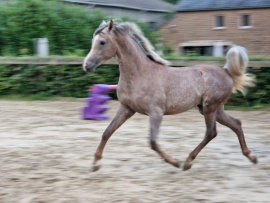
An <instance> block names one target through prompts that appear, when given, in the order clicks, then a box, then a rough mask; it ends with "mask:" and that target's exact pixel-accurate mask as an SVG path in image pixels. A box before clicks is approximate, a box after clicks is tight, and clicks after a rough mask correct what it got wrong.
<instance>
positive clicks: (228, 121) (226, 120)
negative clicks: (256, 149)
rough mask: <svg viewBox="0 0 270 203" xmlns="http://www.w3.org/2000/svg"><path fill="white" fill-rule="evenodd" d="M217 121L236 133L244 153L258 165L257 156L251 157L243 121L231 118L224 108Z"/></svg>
mask: <svg viewBox="0 0 270 203" xmlns="http://www.w3.org/2000/svg"><path fill="white" fill-rule="evenodd" d="M217 121H218V122H219V123H220V124H222V125H225V126H227V127H229V128H230V129H232V130H233V131H234V132H235V133H236V135H237V137H238V140H239V143H240V146H241V149H242V153H243V154H244V155H245V156H246V157H247V158H248V159H249V160H250V161H252V162H253V163H255V164H256V163H257V158H256V156H252V155H250V151H249V149H248V148H247V144H246V141H245V137H244V133H243V130H242V127H241V121H240V120H238V119H235V118H233V117H231V116H229V115H228V114H226V112H225V111H224V108H222V109H221V110H220V111H219V113H218V116H217Z"/></svg>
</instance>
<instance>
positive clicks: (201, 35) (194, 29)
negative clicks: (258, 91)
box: [159, 8, 270, 56]
mask: <svg viewBox="0 0 270 203" xmlns="http://www.w3.org/2000/svg"><path fill="white" fill-rule="evenodd" d="M243 14H249V15H250V16H251V28H249V29H240V28H239V26H240V18H241V15H243ZM217 15H223V16H224V17H225V21H224V22H225V28H224V29H215V16H217ZM159 30H160V31H161V33H162V35H163V40H164V43H165V44H168V43H171V44H173V46H174V49H175V50H177V49H178V46H179V43H182V42H185V41H194V40H226V41H231V42H232V43H233V44H237V45H240V46H244V47H246V48H247V50H248V53H249V55H250V56H270V8H269V9H249V10H223V11H202V12H180V13H177V14H176V16H175V17H174V18H173V19H172V20H171V21H169V22H168V23H167V24H165V25H163V26H162V27H161V28H160V29H159Z"/></svg>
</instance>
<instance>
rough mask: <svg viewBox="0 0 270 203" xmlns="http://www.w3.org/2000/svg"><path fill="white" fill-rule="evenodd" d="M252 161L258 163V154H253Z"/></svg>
mask: <svg viewBox="0 0 270 203" xmlns="http://www.w3.org/2000/svg"><path fill="white" fill-rule="evenodd" d="M251 161H252V162H253V163H254V164H257V163H258V159H257V157H256V156H253V157H252V159H251Z"/></svg>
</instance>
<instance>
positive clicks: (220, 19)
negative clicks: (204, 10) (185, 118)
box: [215, 16, 225, 29]
mask: <svg viewBox="0 0 270 203" xmlns="http://www.w3.org/2000/svg"><path fill="white" fill-rule="evenodd" d="M224 27H225V17H224V16H215V28H218V29H219V28H224Z"/></svg>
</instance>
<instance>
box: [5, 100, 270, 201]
mask: <svg viewBox="0 0 270 203" xmlns="http://www.w3.org/2000/svg"><path fill="white" fill-rule="evenodd" d="M83 105H84V100H76V101H45V102H43V101H34V102H20V101H3V100H2V101H0V115H1V118H0V166H1V168H0V203H51V202H52V203H54V202H57V203H58V202H59V203H81V202H83V203H105V202H106V203H107V202H131V203H145V202H155V203H159V202H164V203H165V202H167V203H179V202H180V203H182V202H184V203H185V202H188V203H190V202H207V203H208V202H228V203H234V202H237V203H242V202H245V203H253V202H265V203H269V202H270V111H245V112H243V111H229V114H230V115H232V116H235V117H237V118H239V119H241V120H242V123H243V129H244V132H245V136H246V141H247V144H248V146H249V148H250V150H251V151H252V152H253V154H254V155H257V157H258V160H259V163H258V164H257V165H253V164H252V163H251V162H250V161H249V160H248V159H247V158H246V157H244V156H243V155H242V153H241V150H240V146H239V143H238V139H237V137H236V135H235V134H234V133H233V132H231V131H230V129H228V128H226V127H223V126H221V125H218V126H217V129H218V133H219V134H218V136H217V137H216V138H215V139H214V140H212V142H210V144H209V145H207V147H206V148H205V149H204V150H203V151H202V152H201V153H200V154H199V156H198V157H197V159H196V160H195V161H194V164H193V167H192V168H191V169H190V170H189V171H182V170H181V169H178V168H174V167H172V166H171V165H168V164H166V163H164V162H163V161H162V160H161V158H160V157H159V156H158V155H157V154H156V153H155V152H154V151H152V150H151V149H150V147H149V143H148V127H149V124H148V117H146V116H143V115H139V114H136V115H135V116H134V117H132V118H131V119H130V120H128V121H127V122H126V123H125V124H124V125H123V126H122V127H121V128H120V129H118V131H116V133H115V134H114V135H113V136H112V138H111V139H110V140H109V142H108V144H107V146H106V148H105V152H104V154H103V155H104V156H103V160H102V161H101V163H102V168H101V169H100V170H99V171H97V172H95V173H93V172H91V171H90V164H91V163H92V160H93V154H94V153H95V150H96V148H97V146H98V144H99V141H100V138H101V135H102V133H103V131H104V129H105V128H106V127H107V125H108V124H109V122H110V121H101V122H100V121H89V120H81V119H80V113H79V111H80V107H81V106H83ZM108 105H109V106H110V107H111V110H109V111H108V112H107V114H108V115H109V116H110V117H111V118H112V117H113V115H114V114H115V112H116V110H117V108H118V106H119V103H118V102H116V101H111V102H109V103H108ZM204 132H205V125H204V120H203V117H202V116H201V115H200V114H199V113H198V111H197V110H195V109H194V110H191V111H189V112H186V113H183V114H179V115H176V116H167V117H164V120H163V123H162V127H161V132H160V138H159V144H160V146H161V147H162V149H163V150H164V151H165V152H167V153H168V154H169V155H171V156H173V157H175V158H178V159H179V160H182V161H184V160H185V159H186V158H187V156H188V154H189V153H190V152H191V151H192V150H193V149H194V148H195V147H196V146H197V145H198V144H199V143H200V141H201V140H202V138H203V136H204Z"/></svg>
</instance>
